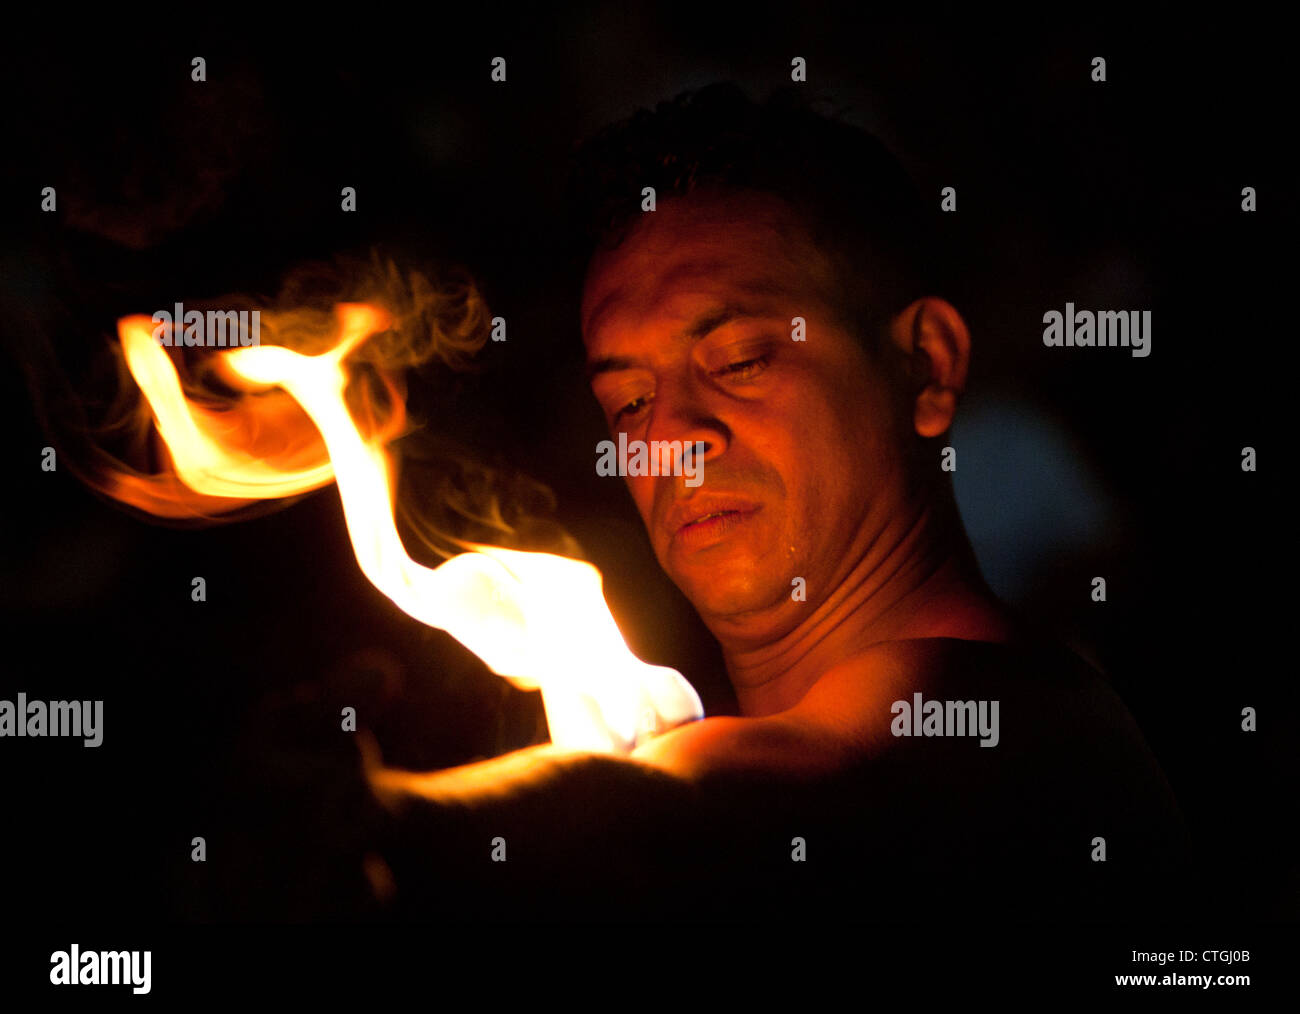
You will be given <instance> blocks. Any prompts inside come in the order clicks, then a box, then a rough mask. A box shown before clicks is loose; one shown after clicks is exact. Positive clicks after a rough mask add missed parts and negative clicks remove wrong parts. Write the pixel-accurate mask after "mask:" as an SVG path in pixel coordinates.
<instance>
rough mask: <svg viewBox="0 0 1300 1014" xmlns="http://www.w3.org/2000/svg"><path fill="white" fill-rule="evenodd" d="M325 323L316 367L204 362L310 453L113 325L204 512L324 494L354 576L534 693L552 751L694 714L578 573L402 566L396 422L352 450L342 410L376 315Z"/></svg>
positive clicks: (263, 360)
mask: <svg viewBox="0 0 1300 1014" xmlns="http://www.w3.org/2000/svg"><path fill="white" fill-rule="evenodd" d="M337 313H338V319H339V326H340V335H339V339H338V341H337V342H336V343H335V344H334V345H333V347H332V348H329V349H328V350H327V351H325V352H322V353H319V354H317V355H305V354H303V353H300V352H295V351H293V350H291V349H289V348H286V347H283V346H278V345H263V346H257V347H250V348H236V349H229V350H223V351H221V352H220V353H218V357H219V364H220V367H219V368H220V369H221V371H222V373H223V376H224V378H225V379H226V380H227V381H229V382H230V383H231V385H232V386H235V387H237V388H240V389H242V390H244V391H246V392H258V393H265V392H266V391H267V390H268V389H270V388H273V387H279V388H281V389H283V391H285V392H287V393H288V395H290V396H291V397H292V399H293V401H294V402H295V403H296V405H297V406H301V410H302V411H303V412H305V413H306V415H307V416H308V417H309V418H310V420H311V422H312V423H314V424H315V431H316V433H315V434H314V435H313V436H316V438H317V439H316V441H313V440H310V439H303V438H301V437H300V436H294V435H292V427H291V426H289V420H288V416H287V414H286V410H287V406H286V405H284V404H283V403H279V402H267V401H265V399H259V398H257V397H253V398H245V399H243V400H241V401H240V402H238V403H237V404H236V406H235V407H234V408H231V407H229V406H226V407H223V408H221V409H219V410H218V409H210V408H205V407H204V406H202V405H199V404H196V402H195V401H194V400H192V399H190V398H189V397H187V396H186V394H185V393H184V391H183V390H182V387H181V384H180V381H179V378H178V376H177V373H176V369H175V367H174V366H173V364H172V362H171V359H170V358H169V356H168V354H167V352H166V351H165V350H164V349H163V348H162V347H161V346H159V344H158V343H157V342H156V341H155V340H154V339H153V337H152V334H153V324H152V321H151V320H150V318H148V317H143V316H135V317H126V318H123V319H122V320H121V321H119V324H118V334H119V336H120V338H121V341H122V346H123V350H124V352H125V355H126V362H127V366H128V368H129V369H130V371H131V374H132V376H133V377H134V378H135V380H136V383H137V384H138V385H139V386H140V389H141V391H142V392H143V393H144V395H145V397H146V399H147V400H148V402H149V406H150V408H151V409H152V412H153V416H154V421H155V424H156V426H157V428H158V432H159V433H160V435H161V436H162V439H163V440H164V442H165V443H166V446H167V450H168V451H169V453H170V455H171V458H172V462H173V465H174V468H175V472H176V475H177V476H178V477H179V479H180V481H181V482H182V483H183V484H184V485H185V486H186V487H188V488H189V489H190V490H193V491H194V492H195V493H198V494H200V495H202V496H203V497H209V498H213V500H212V503H213V504H214V505H219V504H221V503H223V502H236V503H238V502H247V501H250V500H255V499H262V498H268V497H287V496H294V495H297V494H300V493H304V492H307V491H309V490H312V489H316V488H319V487H320V486H323V485H325V484H326V483H328V482H329V481H330V480H331V479H333V480H334V481H336V482H337V483H338V488H339V494H340V496H341V498H342V501H343V512H344V516H345V518H346V521H347V526H348V534H349V537H350V538H351V541H352V547H353V550H354V552H355V553H356V557H357V562H358V563H359V564H360V566H361V570H362V572H363V573H364V574H365V575H366V577H367V579H369V581H370V582H371V583H372V584H374V586H375V587H376V588H378V589H379V590H380V591H381V592H383V593H384V594H385V595H386V596H387V597H388V598H389V599H391V600H392V601H393V603H394V604H396V605H397V606H398V608H400V609H402V610H403V611H404V612H406V613H407V614H408V615H410V616H412V617H414V618H415V619H417V620H419V621H421V622H422V623H426V624H428V625H429V626H433V627H438V628H440V629H442V630H445V631H447V632H448V633H449V634H451V635H452V636H453V637H455V638H456V639H457V640H459V641H460V642H461V643H462V644H464V645H465V646H466V647H468V648H469V649H470V650H471V651H473V652H474V653H475V654H477V655H478V656H479V658H481V659H482V660H483V661H484V663H485V664H486V665H487V666H488V668H490V669H491V670H492V671H493V672H495V673H497V674H498V675H500V676H503V677H505V678H507V679H509V680H510V681H511V682H512V683H514V684H515V685H516V686H519V687H522V688H524V689H538V690H540V691H541V693H542V699H543V702H544V704H545V707H546V717H547V723H548V725H549V726H550V731H551V740H552V742H553V743H554V744H556V745H557V746H560V747H563V748H565V749H573V750H590V751H596V752H621V753H626V752H629V751H631V750H632V749H633V748H634V747H635V746H636V745H637V743H638V742H641V741H643V740H644V739H645V738H647V737H649V736H652V735H654V734H657V733H659V732H663V731H665V730H666V729H669V728H671V727H673V726H675V725H679V724H681V723H683V722H688V721H692V720H694V719H697V718H700V717H702V715H703V708H702V706H701V704H700V700H699V697H698V696H697V695H696V693H695V691H694V689H693V688H692V687H691V686H690V684H689V683H687V682H686V680H684V679H683V678H682V676H681V675H680V674H679V673H678V672H676V670H673V669H669V668H666V667H663V666H654V665H649V664H647V663H645V662H642V661H641V660H640V659H638V658H637V657H636V656H635V655H633V654H632V653H631V651H630V650H629V649H628V647H627V645H626V643H625V642H624V640H623V637H622V635H621V634H620V632H619V630H618V626H617V625H616V624H615V622H614V618H613V617H612V616H611V615H610V613H609V609H608V607H607V606H606V604H605V599H604V595H603V593H602V591H601V576H600V572H599V571H598V570H597V569H596V568H595V567H593V566H591V565H590V564H588V563H583V562H581V561H578V560H572V559H568V558H567V557H563V556H555V555H552V554H550V553H528V552H521V551H518V550H511V549H504V548H501V547H496V546H475V547H474V551H473V552H468V553H463V554H461V555H459V556H454V557H452V558H451V559H449V560H448V561H446V562H445V563H444V564H442V565H441V566H439V567H437V568H429V567H425V566H423V565H421V564H419V563H417V562H416V561H414V560H412V559H411V558H410V556H408V555H407V553H406V550H405V548H404V546H403V545H402V541H401V538H400V537H399V536H398V534H397V528H396V525H395V522H394V518H393V491H394V483H393V477H392V474H391V470H390V463H389V457H388V453H387V451H386V449H385V444H386V442H387V441H388V440H389V439H390V438H391V437H392V436H393V435H394V433H395V432H396V431H397V430H398V429H400V426H401V423H402V421H401V418H400V413H395V414H394V416H393V418H390V419H389V420H388V423H387V425H385V426H384V427H383V428H382V429H381V430H380V431H379V432H377V433H375V434H373V435H372V436H370V437H369V438H364V437H363V436H362V434H361V432H360V431H359V430H358V428H357V426H356V425H355V423H354V422H353V420H352V416H351V414H350V412H349V410H348V406H347V403H346V400H345V397H344V392H345V390H346V388H347V384H348V372H347V370H346V369H345V366H344V361H345V360H346V359H347V358H348V356H349V355H350V354H351V353H352V352H354V351H355V350H356V349H357V348H359V347H360V346H361V345H362V344H363V343H364V342H365V341H366V339H367V338H368V337H370V336H371V335H374V334H376V333H378V332H381V331H383V330H384V329H385V328H387V327H388V326H389V323H390V318H389V315H388V314H387V313H386V312H385V311H384V310H381V309H378V308H377V307H374V306H371V305H368V304H364V303H345V304H341V305H339V306H338V308H337ZM319 440H323V453H322V448H321V445H320V444H319V442H318V441H319ZM132 492H133V493H134V494H135V495H134V498H129V497H128V496H127V495H125V494H124V495H122V496H121V498H122V499H127V500H128V502H132V503H135V504H136V505H137V506H145V507H146V509H148V507H147V500H148V497H147V496H144V495H142V494H140V491H139V490H135V491H132Z"/></svg>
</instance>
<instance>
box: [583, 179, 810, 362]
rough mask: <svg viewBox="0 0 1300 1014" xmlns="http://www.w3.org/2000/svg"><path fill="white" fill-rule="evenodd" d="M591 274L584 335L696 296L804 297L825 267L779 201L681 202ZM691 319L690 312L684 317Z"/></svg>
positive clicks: (597, 261)
mask: <svg viewBox="0 0 1300 1014" xmlns="http://www.w3.org/2000/svg"><path fill="white" fill-rule="evenodd" d="M644 214H645V217H644V219H643V220H642V221H641V222H639V223H638V224H637V225H636V226H635V227H634V228H633V229H632V231H631V232H630V233H629V234H628V235H627V237H626V238H625V239H624V240H623V242H622V243H621V244H619V246H617V247H615V248H614V249H612V250H605V251H601V252H599V253H598V254H597V255H596V256H595V257H593V259H592V262H591V265H590V267H589V269H588V272H587V279H586V284H585V287H584V292H583V300H582V331H583V335H584V337H585V338H587V339H588V340H590V339H591V338H592V337H593V336H595V334H596V333H597V332H598V331H599V329H600V328H601V327H602V326H604V324H605V323H606V322H607V320H608V318H609V317H611V316H614V315H617V314H620V313H632V314H640V313H647V312H651V311H655V312H658V311H665V312H668V311H671V309H672V304H673V303H674V302H680V301H681V300H683V299H688V298H689V297H691V296H693V295H694V296H699V297H702V298H703V297H707V298H712V299H722V300H725V301H729V302H730V301H737V300H741V299H744V300H746V301H749V302H753V301H755V300H759V299H762V298H763V297H770V298H776V297H780V296H798V295H799V293H800V292H801V291H802V290H804V289H805V288H806V286H807V285H808V284H809V282H810V281H811V280H812V278H813V276H814V275H815V273H816V270H817V268H818V267H819V265H818V264H817V263H815V262H817V261H819V260H821V258H818V257H810V256H809V254H810V250H809V246H810V241H809V240H808V238H807V235H806V233H805V232H804V231H803V229H802V225H801V223H800V222H799V220H798V218H797V216H795V215H794V213H793V212H792V211H791V209H790V208H789V207H788V206H787V205H786V204H785V203H784V202H782V201H780V200H779V199H778V198H775V197H770V196H769V195H764V194H755V195H751V194H739V195H734V196H728V197H723V198H696V197H689V198H674V199H673V200H671V201H666V202H664V203H663V204H662V205H660V208H659V210H657V211H653V212H645V213H644ZM683 312H686V311H683Z"/></svg>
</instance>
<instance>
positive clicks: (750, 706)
mask: <svg viewBox="0 0 1300 1014" xmlns="http://www.w3.org/2000/svg"><path fill="white" fill-rule="evenodd" d="M945 513H946V512H945ZM859 540H860V541H861V542H864V543H866V544H865V545H854V546H853V547H852V551H851V552H850V553H849V554H848V557H847V559H848V560H850V561H852V563H851V564H850V565H849V567H848V570H847V573H846V574H845V575H844V577H843V579H842V580H840V581H839V582H838V583H837V584H836V587H835V590H834V591H833V592H832V593H831V594H830V595H828V596H825V597H824V598H822V599H821V600H820V601H818V602H817V603H816V605H813V604H812V603H811V602H810V603H809V606H812V608H811V610H810V611H809V612H808V615H807V616H806V617H805V618H803V619H801V620H800V621H799V622H798V623H797V625H796V626H794V627H793V628H792V629H789V630H788V631H787V632H785V633H783V634H781V635H780V636H779V637H775V638H773V639H772V640H770V641H768V642H766V643H762V644H760V645H758V646H755V645H754V644H753V643H752V642H749V643H745V644H744V645H743V646H740V645H738V644H737V643H736V642H734V641H733V643H731V644H730V645H729V644H728V640H729V638H728V637H727V636H726V635H725V634H723V635H720V636H719V640H720V641H721V643H722V649H723V655H724V658H725V659H726V664H727V672H728V675H729V676H730V678H731V683H732V685H733V687H734V688H735V691H736V699H737V701H738V702H739V704H740V711H741V714H743V715H747V716H760V715H770V714H776V713H778V712H781V711H785V710H787V709H789V708H792V707H794V706H795V705H796V704H797V703H798V702H799V701H800V700H801V699H802V698H803V696H804V695H805V694H806V693H807V692H808V690H809V689H810V688H811V687H812V685H813V684H814V683H816V682H817V680H818V679H820V678H821V677H822V676H823V675H824V674H825V673H826V672H828V671H829V670H830V669H832V668H834V667H835V666H837V665H840V664H842V663H844V662H845V661H847V660H849V659H851V658H853V657H854V656H856V655H859V654H861V653H863V652H865V651H866V650H867V649H868V648H870V647H871V646H872V645H875V644H880V643H882V642H886V641H898V640H906V639H909V638H922V637H955V638H961V639H965V640H980V641H1006V640H1009V639H1010V638H1011V636H1012V634H1011V627H1010V620H1009V618H1008V617H1007V616H1006V614H1005V613H1004V612H1003V611H1002V608H1001V606H1000V605H999V604H998V602H997V600H996V599H995V598H994V597H993V595H992V594H991V593H990V592H989V590H988V587H987V586H986V585H985V584H984V581H983V579H982V578H981V577H980V574H979V568H978V566H977V564H976V562H975V557H974V553H973V552H972V551H971V548H970V544H969V542H968V541H967V539H966V536H965V532H964V531H963V529H962V528H961V523H960V521H959V520H957V519H956V517H955V512H954V513H953V514H952V515H950V516H945V517H940V516H936V513H935V512H933V511H932V510H931V509H929V508H925V509H922V510H920V511H919V512H918V513H916V514H915V515H913V516H912V517H911V518H910V519H909V520H904V521H896V522H894V523H892V524H888V525H886V526H885V528H884V530H883V531H881V532H879V533H878V534H877V535H875V536H874V537H872V535H871V534H870V533H869V532H866V531H864V532H863V533H860V535H859ZM805 608H806V607H805Z"/></svg>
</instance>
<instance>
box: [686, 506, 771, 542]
mask: <svg viewBox="0 0 1300 1014" xmlns="http://www.w3.org/2000/svg"><path fill="white" fill-rule="evenodd" d="M759 509H760V507H759V505H758V504H755V503H752V502H750V501H748V500H733V499H726V500H723V499H717V500H706V501H701V502H699V503H696V502H695V501H689V502H687V503H682V504H678V505H677V506H676V507H675V508H673V511H672V513H671V514H669V516H668V524H667V526H666V527H667V528H668V530H669V531H670V532H672V533H673V534H672V538H673V541H675V542H678V543H680V544H685V545H694V544H698V543H700V542H707V541H710V540H712V539H714V538H716V537H718V536H721V535H722V534H723V533H725V532H727V531H730V530H731V529H732V528H734V527H735V526H736V525H737V524H739V523H741V522H742V521H744V520H745V519H746V518H748V517H749V516H750V515H752V514H756V513H757V512H758V511H759Z"/></svg>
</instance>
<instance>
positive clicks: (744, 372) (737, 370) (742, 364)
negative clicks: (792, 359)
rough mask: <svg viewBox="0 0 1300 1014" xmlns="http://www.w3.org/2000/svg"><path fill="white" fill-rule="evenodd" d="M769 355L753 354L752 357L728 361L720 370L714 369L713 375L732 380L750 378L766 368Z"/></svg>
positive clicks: (769, 358)
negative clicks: (733, 361)
mask: <svg viewBox="0 0 1300 1014" xmlns="http://www.w3.org/2000/svg"><path fill="white" fill-rule="evenodd" d="M771 359H772V357H771V356H770V355H763V356H755V357H754V358H753V359H743V360H741V361H739V362H735V363H728V364H727V365H726V366H724V367H723V368H722V369H720V370H715V371H714V373H713V375H714V376H715V377H727V378H729V379H732V380H752V379H753V378H754V377H756V376H758V375H759V374H760V373H762V372H763V370H765V369H766V368H767V364H768V363H769V362H770V361H771Z"/></svg>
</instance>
